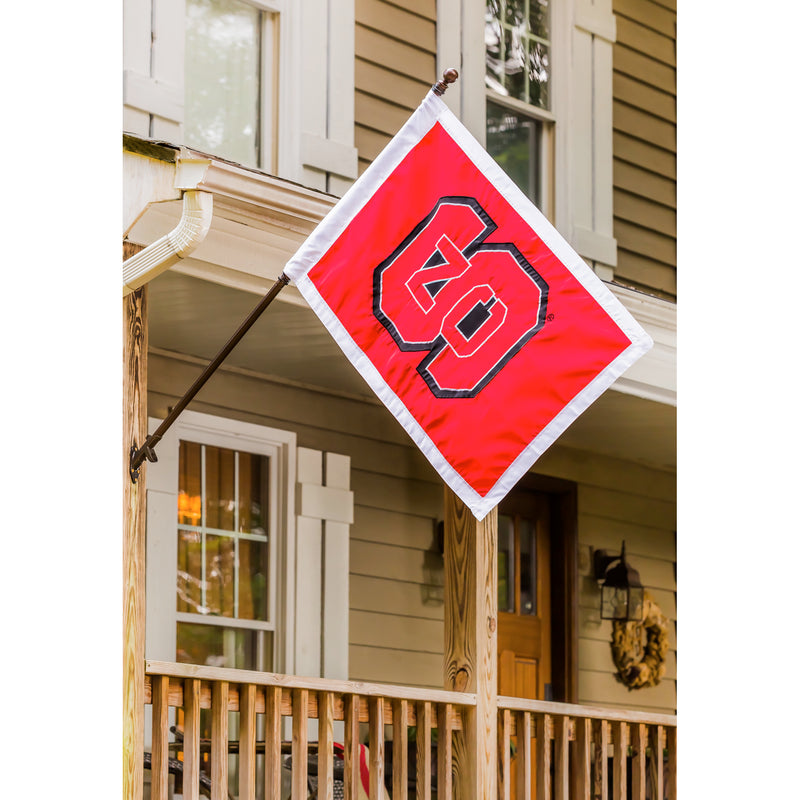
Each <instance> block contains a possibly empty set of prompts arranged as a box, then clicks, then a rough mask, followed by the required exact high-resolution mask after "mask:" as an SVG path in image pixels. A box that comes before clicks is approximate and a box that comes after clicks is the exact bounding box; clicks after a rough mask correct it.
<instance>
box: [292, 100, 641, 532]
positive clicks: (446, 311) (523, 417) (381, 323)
mask: <svg viewBox="0 0 800 800" xmlns="http://www.w3.org/2000/svg"><path fill="white" fill-rule="evenodd" d="M285 273H286V275H287V276H288V277H289V278H290V279H292V280H293V281H294V282H295V284H296V285H297V287H298V289H299V290H300V292H301V293H302V295H303V296H304V297H305V299H306V300H307V301H308V303H309V305H310V306H311V308H313V309H314V311H315V312H316V313H317V315H318V316H319V318H320V319H321V320H322V322H323V324H324V325H325V326H326V327H327V329H328V330H329V331H330V333H331V334H332V335H333V337H334V339H335V340H336V341H337V342H338V344H339V346H340V347H341V348H342V350H343V351H344V353H345V354H346V355H347V357H348V358H349V359H350V361H351V362H352V364H353V365H354V366H355V368H356V369H357V370H358V371H359V372H360V373H361V375H362V376H363V377H364V379H365V380H366V381H367V383H368V384H369V385H370V387H371V388H372V389H373V391H374V392H375V393H376V394H377V395H378V397H379V398H380V399H381V400H382V401H383V403H384V404H385V405H386V406H387V408H388V409H389V410H390V411H391V412H392V414H394V416H395V417H396V418H397V420H398V421H399V422H400V424H401V425H402V426H403V427H404V428H405V430H406V431H407V432H408V434H409V435H410V436H411V438H412V439H413V440H414V442H415V443H416V444H417V446H418V447H419V448H420V449H421V450H422V452H423V453H424V454H425V456H427V458H428V460H429V461H430V462H431V464H432V465H433V466H434V467H435V469H436V470H437V471H438V472H439V474H440V475H441V476H442V478H443V480H444V481H445V482H446V483H447V484H448V485H449V486H450V488H452V490H453V491H454V492H455V493H456V494H457V495H458V496H459V497H460V498H461V499H462V500H463V502H464V503H465V504H466V505H467V506H468V507H469V508H470V510H471V511H472V513H473V514H474V515H475V517H477V518H478V519H482V518H483V517H484V516H485V515H486V514H487V513H488V512H489V511H490V510H491V509H492V508H493V507H494V506H496V505H497V504H498V503H499V502H500V500H501V499H502V498H503V497H504V496H505V495H506V494H507V493H508V491H509V490H510V489H511V488H512V487H513V486H514V484H515V483H516V482H517V481H518V480H519V478H520V477H522V475H524V474H525V473H526V472H527V471H528V469H530V467H531V465H532V464H533V463H534V462H535V461H536V459H537V458H538V457H539V456H540V455H541V454H542V453H543V452H544V451H545V450H546V449H547V448H548V447H549V446H550V445H551V444H552V443H553V442H554V441H555V440H556V439H557V438H558V436H560V435H561V433H562V432H563V431H564V430H565V429H566V428H567V426H569V425H570V424H571V423H572V422H573V421H574V420H575V419H576V417H577V416H578V415H579V414H581V413H582V412H583V411H584V410H585V409H586V408H587V407H588V406H589V405H590V404H591V403H592V402H594V400H596V399H597V397H599V396H600V394H602V393H603V392H604V391H605V390H606V389H607V388H608V387H609V386H610V385H611V384H612V383H613V382H614V381H615V380H616V379H617V378H618V377H619V376H620V375H621V374H622V373H623V372H624V371H625V370H626V369H627V368H628V367H629V366H630V365H631V364H633V363H634V362H635V361H636V360H637V359H638V358H639V357H640V356H642V355H643V354H644V353H645V352H647V350H649V349H650V347H651V346H652V340H651V339H650V337H649V336H648V335H647V333H645V331H644V330H643V329H642V328H641V327H640V326H639V324H638V323H637V322H636V321H635V320H634V319H633V317H632V316H631V315H630V314H629V313H628V311H627V310H626V309H625V308H624V307H623V306H622V304H621V303H619V301H618V300H617V299H616V298H615V297H614V296H613V295H612V294H611V292H610V291H609V290H608V289H607V288H606V286H605V285H604V284H603V283H602V281H600V280H599V279H598V278H597V276H596V275H595V274H594V273H593V272H592V271H591V270H590V269H589V267H588V266H587V265H586V264H584V262H583V261H582V260H581V258H580V256H578V254H577V253H576V252H575V251H574V250H573V249H572V248H571V247H570V246H569V245H568V244H567V242H566V241H565V240H564V239H563V238H562V237H561V236H560V235H559V234H558V232H557V231H556V230H555V228H553V226H552V225H551V224H550V223H549V222H548V221H547V220H546V219H545V217H544V216H543V215H542V214H541V212H539V210H538V209H537V208H536V207H535V206H534V205H533V204H532V203H531V202H530V200H529V199H528V198H527V197H526V196H525V195H523V194H522V192H521V191H520V190H519V189H518V188H517V187H516V186H515V185H514V183H513V182H512V181H511V180H510V178H508V176H507V175H506V174H505V173H504V172H503V171H502V170H501V169H500V167H499V166H498V165H497V164H496V163H495V161H494V160H493V159H492V158H491V157H490V156H489V155H488V153H486V151H485V150H484V149H483V148H482V147H481V146H480V145H479V144H478V142H477V141H476V140H475V139H474V138H473V137H472V136H471V135H470V133H469V132H468V131H467V130H466V128H464V127H463V125H461V123H460V122H459V121H458V120H457V119H456V118H455V116H454V115H453V114H452V113H451V112H450V111H449V110H448V108H447V106H446V105H445V104H444V102H443V101H442V100H441V98H439V97H437V96H436V94H435V93H434V92H432V91H431V92H429V93H428V95H427V97H426V98H425V99H424V100H423V102H422V104H421V105H420V107H419V108H418V109H417V110H416V111H415V112H414V114H413V115H412V116H411V118H410V119H409V120H408V122H407V123H406V124H405V125H404V126H403V128H402V129H401V130H400V132H399V133H398V134H397V136H395V138H394V139H393V140H392V141H391V142H390V143H389V144H388V145H387V147H386V149H385V150H384V151H383V152H382V153H381V154H380V155H379V156H378V157H377V158H376V159H375V161H374V162H373V163H372V164H371V165H370V167H369V168H368V169H367V170H366V171H365V172H364V174H363V175H362V176H361V177H360V178H359V179H358V181H356V183H355V184H353V186H352V187H351V188H350V190H349V191H348V192H347V193H346V194H345V196H344V197H342V199H341V200H340V201H339V203H337V205H336V206H335V207H334V208H333V209H332V210H331V212H330V213H329V214H328V215H327V216H326V217H325V219H324V220H323V221H322V222H321V223H320V224H319V225H318V226H317V228H316V229H315V230H314V232H313V233H312V234H311V236H309V238H308V239H307V240H306V242H305V243H304V244H303V245H302V246H301V247H300V249H299V250H298V252H297V253H296V254H295V256H294V257H293V258H292V259H291V260H290V261H289V263H288V264H287V266H286V269H285Z"/></svg>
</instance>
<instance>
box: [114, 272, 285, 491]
mask: <svg viewBox="0 0 800 800" xmlns="http://www.w3.org/2000/svg"><path fill="white" fill-rule="evenodd" d="M287 283H289V279H288V278H287V277H286V275H284V274H283V273H281V274H280V276H279V277H278V279H277V280H276V281H275V283H274V284H273V285H272V288H271V289H270V290H269V291H268V292H267V293H266V294H265V295H264V297H263V298H262V299H261V301H260V302H259V304H258V305H257V306H256V307H255V308H254V309H253V310H252V311H251V312H250V316H249V317H248V318H247V319H246V320H245V321H244V322H243V323H242V324H241V325H240V326H239V328H238V329H237V330H236V332H235V333H234V334H233V336H231V338H230V339H228V342H227V343H226V344H225V346H224V347H223V348H222V350H220V351H219V353H217V355H216V356H215V357H214V360H213V361H212V362H211V363H209V365H208V366H207V367H206V368H205V369H204V370H203V372H202V374H201V375H200V376H199V377H198V378H197V380H196V381H195V382H194V383H193V384H192V385H191V386H190V387H189V389H188V390H187V391H186V394H184V395H183V397H181V399H180V400H178V402H177V403H176V404H175V405H174V406H173V407H172V410H171V411H170V412H169V414H168V415H167V417H166V418H165V419H164V421H163V422H162V423H161V424H160V425H159V426H158V428H156V430H155V431H154V432H153V433H151V434H150V435H149V436H148V437H147V439H145V442H144V444H143V445H142V446H141V447H140V448H138V449H137V448H136V442H134V443H133V445H132V447H131V461H130V470H129V471H130V476H131V481H132V482H133V483H136V481H137V479H138V477H139V468H140V467H141V466H142V464H143V463H144V460H145V458H146V459H147V460H148V461H151V462H152V461H158V458H157V456H156V454H155V450H154V449H153V448H154V447H155V446H156V445H157V444H158V443H159V442H160V441H161V437H162V436H163V435H164V434H165V433H166V432H167V430H168V428H169V427H170V426H171V425H172V423H173V422H175V420H176V419H177V418H178V415H179V414H180V413H181V411H183V409H184V408H186V406H188V405H189V403H190V402H191V401H192V400H193V399H194V396H195V395H196V394H197V393H198V392H199V391H200V390H201V389H202V388H203V386H205V384H206V381H208V379H209V378H210V377H211V376H212V375H213V374H214V372H215V371H216V369H217V367H219V365H220V364H221V363H222V362H223V361H224V360H225V359H226V358H227V357H228V355H229V354H230V352H231V350H233V348H234V347H236V345H237V344H239V342H240V341H241V340H242V338H243V337H244V335H245V334H246V333H247V331H249V330H250V328H252V327H253V324H254V323H255V321H256V320H257V319H258V318H259V317H260V316H261V314H262V313H263V312H264V311H265V310H266V308H267V306H269V304H270V303H271V302H272V301H273V300H274V299H275V298H276V297H277V295H278V292H280V290H281V289H283V287H284V286H286V284H287Z"/></svg>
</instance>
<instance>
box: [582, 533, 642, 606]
mask: <svg viewBox="0 0 800 800" xmlns="http://www.w3.org/2000/svg"><path fill="white" fill-rule="evenodd" d="M612 565H613V566H612ZM594 577H595V578H596V579H597V580H598V581H602V588H601V599H600V617H601V619H618V620H641V619H642V616H643V613H644V587H643V586H642V582H641V580H640V579H639V573H638V572H637V571H636V570H635V569H634V568H633V567H632V566H631V565H630V564H628V562H627V561H626V560H625V542H623V543H622V552H621V553H620V554H619V555H618V556H613V555H609V554H608V551H607V550H595V552H594Z"/></svg>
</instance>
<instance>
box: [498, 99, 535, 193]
mask: <svg viewBox="0 0 800 800" xmlns="http://www.w3.org/2000/svg"><path fill="white" fill-rule="evenodd" d="M540 142H541V123H540V122H538V121H537V120H535V119H531V118H530V117H526V116H525V115H524V114H520V113H518V112H517V111H512V110H511V109H510V108H506V107H505V106H501V105H499V104H498V103H493V102H491V101H488V102H487V103H486V149H487V150H488V152H489V154H490V155H491V156H492V158H494V160H495V161H496V162H497V163H498V164H499V165H500V166H501V167H502V169H503V171H504V172H505V173H506V174H507V175H508V176H509V177H510V178H511V180H513V181H514V183H516V184H517V186H519V188H520V189H521V190H522V191H523V192H524V193H525V194H526V195H527V196H528V197H530V198H531V200H533V202H534V203H535V204H537V205H539V202H540V198H539V186H540V183H541V181H540V171H541V163H540V156H539V154H540V152H541V146H540Z"/></svg>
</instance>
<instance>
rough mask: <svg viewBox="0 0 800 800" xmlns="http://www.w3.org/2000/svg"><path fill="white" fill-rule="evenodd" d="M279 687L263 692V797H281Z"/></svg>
mask: <svg viewBox="0 0 800 800" xmlns="http://www.w3.org/2000/svg"><path fill="white" fill-rule="evenodd" d="M281 695H282V692H281V687H280V686H267V687H266V689H265V691H264V729H265V730H264V797H280V796H281V699H282V696H281Z"/></svg>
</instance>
